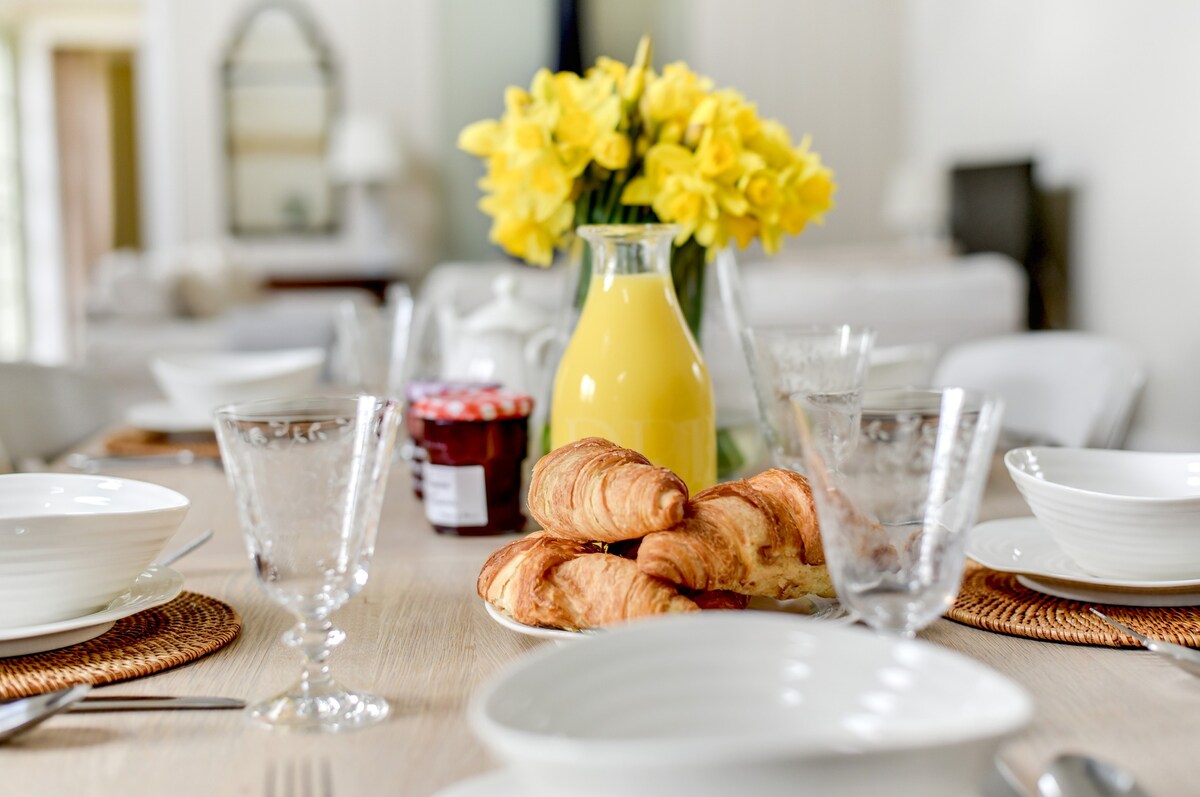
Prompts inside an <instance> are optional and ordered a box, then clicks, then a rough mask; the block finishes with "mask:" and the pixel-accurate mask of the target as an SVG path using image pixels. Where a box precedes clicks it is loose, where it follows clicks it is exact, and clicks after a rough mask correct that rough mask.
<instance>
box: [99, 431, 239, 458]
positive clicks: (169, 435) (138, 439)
mask: <svg viewBox="0 0 1200 797" xmlns="http://www.w3.org/2000/svg"><path fill="white" fill-rule="evenodd" d="M184 451H190V452H192V454H193V455H194V456H196V457H197V458H199V459H220V458H221V451H220V449H219V448H218V447H217V437H216V435H215V434H214V433H213V432H182V433H180V432H152V431H150V430H148V429H135V428H127V429H118V430H117V431H115V432H113V433H112V434H110V435H108V437H106V438H104V452H105V453H106V454H111V455H113V456H118V457H145V456H155V455H167V454H179V453H182V452H184Z"/></svg>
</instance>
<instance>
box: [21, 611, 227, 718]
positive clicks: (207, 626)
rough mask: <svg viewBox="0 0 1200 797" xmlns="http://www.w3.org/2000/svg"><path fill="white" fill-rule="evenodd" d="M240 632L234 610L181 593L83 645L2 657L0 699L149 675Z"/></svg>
mask: <svg viewBox="0 0 1200 797" xmlns="http://www.w3.org/2000/svg"><path fill="white" fill-rule="evenodd" d="M241 630H242V619H241V617H239V616H238V613H237V612H236V611H235V610H234V609H233V607H231V606H229V605H228V604H225V603H222V602H221V601H219V600H217V599H215V598H210V597H208V596H207V595H200V594H197V593H195V592H181V593H180V594H179V597H177V598H175V600H173V601H170V602H169V603H165V604H163V605H162V606H156V607H155V608H153V609H146V610H145V611H142V612H138V613H137V614H134V615H131V616H129V617H125V618H123V619H121V620H118V621H117V622H116V624H115V625H114V626H113V627H112V628H111V629H110V630H109V631H107V632H106V633H104V634H101V635H100V636H98V637H96V638H95V639H92V640H89V641H87V642H81V643H80V644H78V645H71V646H70V647H66V648H59V649H58V650H48V651H46V652H45V653H33V654H30V655H28V656H13V657H12V658H7V659H0V698H2V699H8V698H14V697H24V696H26V695H34V694H38V693H39V692H47V691H50V690H52V689H61V688H62V687H64V686H71V685H72V684H78V683H85V682H86V683H90V684H93V685H99V684H111V683H114V682H116V681H124V680H126V679H129V678H140V677H141V676H143V675H151V674H153V673H156V672H161V671H162V670H166V669H169V668H171V667H178V666H179V665H180V664H186V663H188V662H189V661H195V660H196V659H198V658H200V657H201V656H204V655H206V654H208V653H212V652H213V651H214V650H219V649H220V648H222V647H224V646H225V645H228V644H229V643H230V642H232V641H233V640H234V639H235V638H236V637H237V635H238V633H239V632H240V631H241Z"/></svg>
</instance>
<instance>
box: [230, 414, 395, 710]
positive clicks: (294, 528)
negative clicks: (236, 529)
mask: <svg viewBox="0 0 1200 797" xmlns="http://www.w3.org/2000/svg"><path fill="white" fill-rule="evenodd" d="M399 421H400V408H399V405H398V404H397V403H396V402H394V401H390V400H387V399H381V398H376V397H374V396H354V397H345V398H305V399H278V400H267V401H256V402H249V403H245V404H233V405H229V406H225V407H221V408H220V409H218V410H217V411H216V424H215V425H216V432H217V440H218V442H219V444H220V448H221V457H222V459H223V461H224V463H225V469H226V473H227V475H228V477H229V483H230V485H231V486H232V488H233V491H234V495H235V497H236V500H237V507H238V514H239V517H240V519H241V524H242V530H243V532H244V535H245V540H246V548H247V551H248V553H249V555H250V558H251V560H252V561H253V563H254V571H255V573H256V574H257V576H258V580H259V584H260V585H261V586H262V588H263V590H264V591H265V592H266V594H267V595H268V596H269V597H270V598H271V599H272V600H274V601H275V602H276V603H279V604H281V605H282V606H284V607H285V608H286V609H288V610H289V611H291V612H292V613H293V614H295V615H296V618H297V622H296V625H295V627H294V628H292V629H291V630H290V631H288V632H287V633H286V634H284V637H283V641H284V642H285V643H286V644H288V645H291V646H292V647H294V648H296V649H297V650H299V651H300V653H301V655H302V656H303V658H304V670H303V673H302V675H301V677H300V680H299V681H298V682H297V683H296V684H294V685H293V686H291V687H289V688H288V689H286V690H285V691H283V692H282V693H280V694H278V695H276V696H275V697H272V698H269V699H267V700H265V701H263V702H260V703H257V704H255V705H253V706H251V707H250V708H249V709H248V711H249V714H250V716H251V717H252V718H254V719H256V720H259V721H261V722H263V723H265V724H267V725H269V726H273V727H285V728H295V729H304V730H321V731H339V730H343V729H347V728H354V727H360V726H364V725H369V724H372V723H375V722H379V721H381V720H383V719H384V718H385V717H386V716H387V714H388V704H387V701H386V700H384V699H383V698H382V697H379V696H377V695H372V694H368V693H365V692H355V691H351V690H349V689H346V688H344V687H342V686H341V685H340V684H338V683H337V682H336V681H334V680H333V678H332V676H331V675H330V673H329V666H328V664H327V659H328V657H329V652H330V648H332V647H333V646H335V645H338V644H340V643H341V642H342V641H343V640H344V639H345V637H346V635H345V633H344V632H343V631H341V630H340V629H338V628H335V627H334V626H333V624H332V622H330V619H329V617H330V615H331V614H332V613H333V612H334V611H336V610H337V609H338V608H340V607H341V606H342V605H343V604H345V603H346V601H348V600H350V598H352V597H353V596H354V595H355V594H357V593H358V592H359V590H361V589H362V588H363V586H364V585H365V584H366V582H367V569H368V565H369V564H370V561H371V556H372V554H373V553H374V550H375V534H376V530H377V528H378V525H379V513H380V508H381V506H382V504H383V495H384V489H385V485H386V481H387V473H388V467H389V465H390V464H391V461H392V446H393V443H394V441H395V438H396V429H397V426H398V424H399Z"/></svg>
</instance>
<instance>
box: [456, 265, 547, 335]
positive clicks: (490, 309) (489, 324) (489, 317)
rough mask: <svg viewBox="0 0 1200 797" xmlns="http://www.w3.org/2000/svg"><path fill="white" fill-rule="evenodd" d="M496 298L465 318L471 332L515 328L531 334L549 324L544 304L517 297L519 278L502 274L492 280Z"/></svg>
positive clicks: (467, 329) (525, 333)
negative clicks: (536, 303) (541, 305)
mask: <svg viewBox="0 0 1200 797" xmlns="http://www.w3.org/2000/svg"><path fill="white" fill-rule="evenodd" d="M492 290H493V291H495V294H496V296H495V298H494V299H492V300H491V301H490V302H488V303H487V304H485V305H484V306H483V307H481V308H479V309H478V310H476V311H475V312H474V313H471V315H469V316H467V318H466V319H465V320H464V321H463V329H465V330H466V331H468V332H476V333H484V332H514V333H516V334H518V335H521V336H525V335H530V334H532V333H534V332H536V331H537V330H539V329H541V328H543V327H545V326H546V325H547V324H549V323H550V322H549V320H548V319H547V318H546V313H545V311H544V310H542V308H540V307H538V306H537V305H535V304H531V303H529V302H524V301H521V300H520V299H519V298H517V278H516V275H514V274H501V275H499V276H498V277H496V279H494V280H492Z"/></svg>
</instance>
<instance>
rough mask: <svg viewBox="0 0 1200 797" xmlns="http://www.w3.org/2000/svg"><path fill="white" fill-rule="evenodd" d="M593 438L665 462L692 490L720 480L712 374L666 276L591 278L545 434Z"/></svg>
mask: <svg viewBox="0 0 1200 797" xmlns="http://www.w3.org/2000/svg"><path fill="white" fill-rule="evenodd" d="M593 436H595V437H605V438H608V439H609V440H612V441H613V442H614V443H617V444H619V445H622V446H625V447H626V448H632V449H634V450H636V451H640V452H641V453H643V454H644V455H645V456H646V457H647V458H649V460H650V461H651V462H653V463H654V464H655V465H660V466H662V467H666V468H670V469H671V470H673V471H674V472H675V473H677V474H678V475H679V477H680V478H682V479H683V480H684V482H686V483H687V486H688V490H689V491H690V492H692V493H693V494H694V493H696V492H697V491H699V490H702V489H704V488H705V487H709V486H711V485H713V484H715V483H716V481H717V443H716V418H715V410H714V407H713V391H712V380H711V379H710V377H709V374H708V367H707V366H706V365H705V364H704V359H703V357H701V355H700V348H699V347H698V346H697V345H696V341H695V340H694V339H693V338H692V335H691V333H690V332H689V331H688V328H687V325H686V323H685V322H684V320H683V314H682V313H681V312H680V310H679V305H678V302H677V300H676V298H675V291H674V289H673V287H672V285H671V279H670V276H669V275H667V274H662V273H657V272H652V273H641V274H602V275H597V276H595V277H593V278H592V283H591V288H590V290H589V293H588V297H587V301H586V303H585V304H584V307H583V313H582V314H581V315H580V318H579V326H578V327H577V328H576V329H575V334H574V335H573V336H572V337H571V342H570V343H569V344H568V345H567V350H566V352H565V353H564V354H563V358H562V363H561V364H560V365H559V368H558V375H557V376H556V378H555V381H554V397H553V400H552V403H551V413H550V442H551V444H552V445H553V446H554V447H555V448H557V447H559V446H561V445H564V444H566V443H570V442H572V441H574V440H578V439H580V438H583V437H593Z"/></svg>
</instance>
